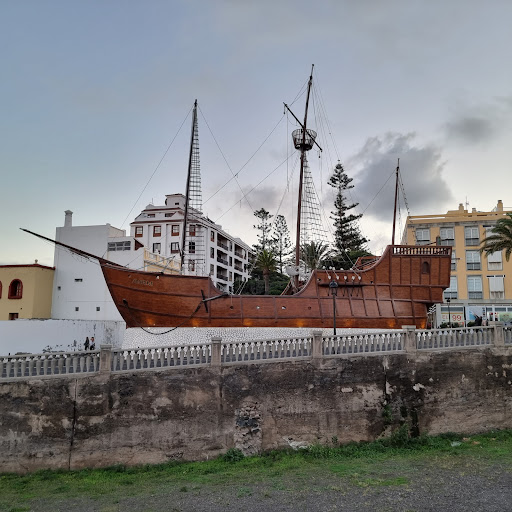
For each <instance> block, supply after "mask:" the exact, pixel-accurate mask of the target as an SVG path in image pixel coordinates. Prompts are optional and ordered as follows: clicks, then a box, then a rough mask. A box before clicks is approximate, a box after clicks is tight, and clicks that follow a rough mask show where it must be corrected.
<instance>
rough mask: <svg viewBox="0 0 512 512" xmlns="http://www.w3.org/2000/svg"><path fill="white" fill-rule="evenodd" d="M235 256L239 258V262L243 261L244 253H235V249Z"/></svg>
mask: <svg viewBox="0 0 512 512" xmlns="http://www.w3.org/2000/svg"><path fill="white" fill-rule="evenodd" d="M235 256H236V257H237V258H240V259H241V260H243V259H244V253H243V252H242V251H237V250H236V249H235Z"/></svg>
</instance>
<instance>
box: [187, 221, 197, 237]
mask: <svg viewBox="0 0 512 512" xmlns="http://www.w3.org/2000/svg"><path fill="white" fill-rule="evenodd" d="M188 234H189V235H190V236H196V225H195V224H190V226H189V227H188Z"/></svg>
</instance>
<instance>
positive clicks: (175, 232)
mask: <svg viewBox="0 0 512 512" xmlns="http://www.w3.org/2000/svg"><path fill="white" fill-rule="evenodd" d="M179 234H180V226H179V224H173V225H172V226H171V236H178V235H179Z"/></svg>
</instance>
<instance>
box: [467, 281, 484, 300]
mask: <svg viewBox="0 0 512 512" xmlns="http://www.w3.org/2000/svg"><path fill="white" fill-rule="evenodd" d="M482 298H483V292H482V276H468V299H482Z"/></svg>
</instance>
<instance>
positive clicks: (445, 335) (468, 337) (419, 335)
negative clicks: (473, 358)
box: [416, 327, 495, 350]
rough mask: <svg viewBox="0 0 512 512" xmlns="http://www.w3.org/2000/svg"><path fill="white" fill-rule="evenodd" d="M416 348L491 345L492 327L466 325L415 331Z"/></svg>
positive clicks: (493, 338)
mask: <svg viewBox="0 0 512 512" xmlns="http://www.w3.org/2000/svg"><path fill="white" fill-rule="evenodd" d="M416 340H417V345H416V346H417V348H418V349H420V350H421V349H439V348H456V347H475V346H482V345H493V344H494V341H495V330H494V328H493V327H466V328H464V327H463V328H457V329H432V330H421V331H416Z"/></svg>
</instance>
